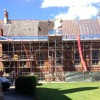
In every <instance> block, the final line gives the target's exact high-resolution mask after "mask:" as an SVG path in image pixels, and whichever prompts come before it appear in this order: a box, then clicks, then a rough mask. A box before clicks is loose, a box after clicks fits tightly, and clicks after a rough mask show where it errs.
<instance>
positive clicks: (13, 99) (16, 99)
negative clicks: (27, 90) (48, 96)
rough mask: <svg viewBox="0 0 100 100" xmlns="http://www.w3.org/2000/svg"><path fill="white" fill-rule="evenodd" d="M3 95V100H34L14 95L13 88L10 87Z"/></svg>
mask: <svg viewBox="0 0 100 100" xmlns="http://www.w3.org/2000/svg"><path fill="white" fill-rule="evenodd" d="M3 93H4V100H34V99H33V98H32V97H27V96H25V95H18V94H16V93H15V91H14V87H11V88H10V89H9V91H5V92H3Z"/></svg>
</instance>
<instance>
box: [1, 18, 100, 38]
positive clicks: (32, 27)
mask: <svg viewBox="0 0 100 100" xmlns="http://www.w3.org/2000/svg"><path fill="white" fill-rule="evenodd" d="M53 27H54V22H50V23H49V24H48V21H41V20H40V21H39V20H10V21H9V24H3V21H2V20H0V29H1V28H2V29H3V35H4V36H38V35H40V36H46V35H48V30H53ZM62 32H63V35H88V34H100V19H86V20H63V21H62Z"/></svg>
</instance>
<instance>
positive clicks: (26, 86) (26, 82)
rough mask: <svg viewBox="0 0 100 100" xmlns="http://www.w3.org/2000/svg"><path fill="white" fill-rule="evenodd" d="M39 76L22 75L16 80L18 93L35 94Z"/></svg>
mask: <svg viewBox="0 0 100 100" xmlns="http://www.w3.org/2000/svg"><path fill="white" fill-rule="evenodd" d="M37 83H38V79H37V76H20V77H18V78H17V79H16V80H15V90H16V92H17V93H22V94H27V95H35V93H36V85H37Z"/></svg>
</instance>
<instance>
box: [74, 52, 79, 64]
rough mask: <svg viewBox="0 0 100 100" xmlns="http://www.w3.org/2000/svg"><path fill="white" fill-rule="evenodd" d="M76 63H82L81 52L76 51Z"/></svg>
mask: <svg viewBox="0 0 100 100" xmlns="http://www.w3.org/2000/svg"><path fill="white" fill-rule="evenodd" d="M75 63H77V64H79V63H80V57H79V52H78V51H75Z"/></svg>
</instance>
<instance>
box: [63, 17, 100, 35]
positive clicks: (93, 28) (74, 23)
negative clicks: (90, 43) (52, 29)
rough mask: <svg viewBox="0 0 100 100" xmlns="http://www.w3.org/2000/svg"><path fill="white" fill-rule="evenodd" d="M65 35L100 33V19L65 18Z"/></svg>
mask: <svg viewBox="0 0 100 100" xmlns="http://www.w3.org/2000/svg"><path fill="white" fill-rule="evenodd" d="M62 31H63V35H88V34H100V19H86V20H63V22H62Z"/></svg>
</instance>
